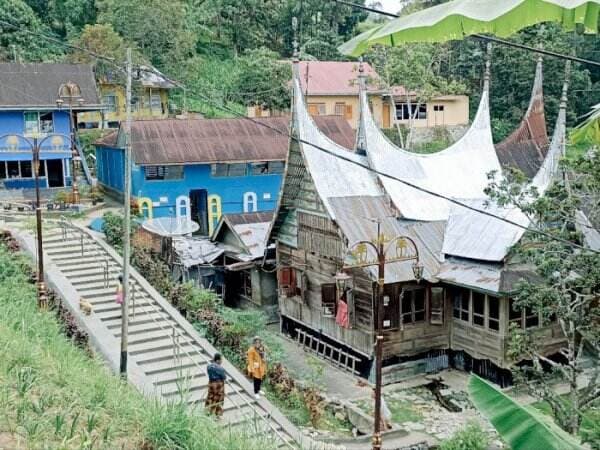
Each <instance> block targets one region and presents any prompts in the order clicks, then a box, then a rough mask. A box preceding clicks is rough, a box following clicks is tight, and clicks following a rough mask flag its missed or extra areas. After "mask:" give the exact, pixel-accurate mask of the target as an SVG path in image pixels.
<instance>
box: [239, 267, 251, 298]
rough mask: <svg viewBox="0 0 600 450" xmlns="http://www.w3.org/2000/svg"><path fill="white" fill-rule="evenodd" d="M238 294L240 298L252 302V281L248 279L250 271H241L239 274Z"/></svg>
mask: <svg viewBox="0 0 600 450" xmlns="http://www.w3.org/2000/svg"><path fill="white" fill-rule="evenodd" d="M239 294H240V295H241V296H242V297H246V298H247V299H249V300H252V279H251V277H250V271H248V270H242V271H241V272H240V291H239Z"/></svg>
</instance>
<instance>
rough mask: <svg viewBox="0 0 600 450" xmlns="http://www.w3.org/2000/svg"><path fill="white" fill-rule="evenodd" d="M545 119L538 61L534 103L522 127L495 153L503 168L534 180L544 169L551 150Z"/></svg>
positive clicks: (534, 85)
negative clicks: (545, 160)
mask: <svg viewBox="0 0 600 450" xmlns="http://www.w3.org/2000/svg"><path fill="white" fill-rule="evenodd" d="M549 145H550V142H549V139H548V132H547V130H546V116H545V113H544V89H543V71H542V61H541V60H540V61H538V64H537V68H536V73H535V81H534V83H533V90H532V93H531V100H530V102H529V107H528V108H527V112H526V113H525V116H524V117H523V120H522V121H521V123H520V125H519V127H518V128H517V129H516V130H515V131H514V132H513V133H512V134H511V135H510V136H508V137H507V138H506V139H505V140H504V141H502V142H500V143H499V144H497V145H496V152H497V153H498V158H499V159H500V163H501V164H502V166H503V167H512V168H516V169H519V170H521V171H522V172H523V173H524V174H525V175H527V177H529V178H533V176H534V175H535V174H536V173H537V171H538V170H539V168H540V166H541V165H542V163H543V161H544V158H545V156H546V153H547V152H548V146H549Z"/></svg>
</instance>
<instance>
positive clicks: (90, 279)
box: [67, 268, 119, 287]
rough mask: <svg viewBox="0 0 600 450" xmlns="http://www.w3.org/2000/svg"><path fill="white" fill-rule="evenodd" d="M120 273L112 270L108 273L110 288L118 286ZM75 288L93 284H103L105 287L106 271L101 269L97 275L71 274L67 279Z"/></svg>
mask: <svg viewBox="0 0 600 450" xmlns="http://www.w3.org/2000/svg"><path fill="white" fill-rule="evenodd" d="M118 276H119V271H118V270H112V271H111V270H110V269H109V271H108V284H109V286H115V287H116V286H117V282H118V278H117V277H118ZM67 278H68V279H69V281H70V282H71V284H72V285H73V286H80V285H88V284H91V283H101V284H102V287H104V269H102V268H100V270H97V271H96V272H95V273H91V274H90V273H87V274H86V273H81V272H71V273H70V274H69V276H68V277H67Z"/></svg>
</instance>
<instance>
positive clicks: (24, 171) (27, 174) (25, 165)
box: [21, 161, 33, 178]
mask: <svg viewBox="0 0 600 450" xmlns="http://www.w3.org/2000/svg"><path fill="white" fill-rule="evenodd" d="M32 176H33V173H32V171H31V161H21V178H31V177H32Z"/></svg>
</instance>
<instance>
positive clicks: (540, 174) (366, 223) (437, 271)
mask: <svg viewBox="0 0 600 450" xmlns="http://www.w3.org/2000/svg"><path fill="white" fill-rule="evenodd" d="M299 72H300V71H299V69H298V65H297V64H296V65H295V78H294V82H293V90H294V99H293V106H292V112H293V118H292V122H293V124H292V132H293V134H294V136H295V137H296V138H298V140H292V141H291V143H290V149H289V153H288V157H287V162H286V169H285V176H284V181H283V186H282V193H281V196H280V200H279V205H278V209H277V212H276V215H275V219H274V222H273V226H272V229H271V233H270V237H271V239H272V241H273V242H275V243H276V249H277V267H278V297H279V307H280V312H281V326H282V330H283V331H285V332H287V333H289V334H290V335H292V336H293V337H295V338H296V339H298V341H299V342H300V343H302V344H303V345H308V346H310V347H311V348H312V349H313V350H314V351H316V352H318V353H320V354H321V355H322V356H324V357H325V358H327V359H333V360H335V361H336V362H338V363H339V364H341V365H343V366H345V367H347V368H348V369H349V370H351V371H353V372H355V373H358V374H362V375H365V376H366V375H368V374H369V373H370V371H371V368H372V365H373V364H372V362H373V357H374V340H375V335H374V324H375V323H376V322H375V319H376V318H375V314H374V311H376V308H375V301H376V298H377V297H376V293H377V273H376V268H371V267H365V268H354V269H349V270H345V271H346V272H347V273H348V274H349V275H350V277H351V281H350V289H349V290H348V291H345V292H339V291H338V288H337V287H336V278H335V276H336V273H338V272H340V271H342V270H344V265H345V264H344V262H345V260H347V255H348V251H349V249H350V248H351V247H352V246H353V244H354V243H356V242H359V241H363V240H368V241H374V240H375V239H377V236H378V234H377V226H378V225H377V224H379V227H380V228H381V231H382V233H383V235H384V236H385V238H386V240H388V241H392V240H393V239H394V238H396V237H398V236H405V237H407V238H410V239H411V240H412V241H414V243H415V245H416V247H417V249H418V252H419V260H420V263H421V264H422V265H423V267H424V273H423V280H422V281H420V282H417V281H416V280H415V279H414V274H413V271H412V270H411V263H410V262H394V263H390V264H387V265H386V268H385V278H384V282H385V284H384V294H385V296H384V306H383V311H384V312H383V314H384V317H383V326H384V330H385V332H384V366H385V369H384V373H385V377H384V379H385V380H387V381H393V380H397V379H400V378H403V377H406V376H409V375H412V374H414V373H417V372H426V371H435V370H437V369H440V368H444V367H448V366H453V367H459V368H465V369H467V370H473V371H475V372H476V373H479V374H481V375H483V376H486V377H488V378H490V379H493V380H495V381H497V382H499V383H500V384H508V383H510V381H511V377H510V371H509V370H508V369H509V368H510V366H511V365H512V364H514V363H515V361H512V360H511V359H510V358H509V357H508V355H507V346H508V335H509V326H510V325H511V324H513V323H514V324H515V325H516V326H521V327H528V328H529V327H537V328H538V329H539V334H540V338H541V342H542V346H543V347H544V350H545V352H546V353H548V354H552V353H554V352H556V351H557V350H558V346H559V345H560V343H561V336H560V333H559V330H558V328H557V326H556V324H550V325H543V326H542V323H541V321H540V317H539V316H538V315H537V314H536V313H533V312H532V311H519V312H517V311H515V310H514V309H513V308H512V300H511V298H510V294H511V292H513V291H514V286H515V282H516V281H518V280H520V279H522V278H523V277H531V276H533V274H532V273H531V272H530V271H528V270H527V268H523V267H520V266H519V265H518V264H516V262H513V263H511V261H510V258H509V250H510V248H511V247H512V246H513V245H514V244H515V243H516V242H518V240H519V239H520V237H521V236H522V234H523V230H521V229H519V228H518V227H515V226H513V225H509V224H507V223H505V222H503V221H501V220H498V219H493V218H490V217H487V216H484V215H481V214H478V213H475V212H473V211H469V210H466V209H464V208H461V207H459V206H457V205H455V204H453V203H452V202H451V201H448V200H447V199H462V200H461V201H464V202H467V203H469V204H473V205H476V206H477V207H478V208H485V206H484V201H485V194H484V192H483V191H484V189H485V187H486V186H487V185H488V183H489V180H488V174H489V173H490V172H492V171H497V172H501V170H502V166H501V162H500V160H499V158H498V153H497V150H496V148H495V146H494V143H493V141H492V134H491V124H490V115H489V72H488V73H487V74H486V82H485V87H484V91H483V93H482V97H481V102H480V105H479V108H478V111H477V114H476V116H475V118H474V121H473V124H472V126H471V127H470V129H469V130H468V131H467V132H466V134H465V135H464V136H463V137H462V138H461V139H460V140H459V141H457V142H456V143H455V144H453V145H452V146H451V147H449V148H447V149H445V150H443V151H441V152H439V153H437V154H434V155H426V156H424V155H419V154H415V153H411V152H407V151H404V150H402V149H399V148H396V147H394V145H393V144H392V143H391V142H389V141H388V140H387V139H386V138H385V137H384V136H383V135H382V134H381V130H380V129H379V127H378V126H377V124H376V121H375V120H374V118H373V116H372V113H371V111H370V108H369V103H368V98H367V95H366V92H365V89H364V88H361V93H360V100H361V104H360V119H359V127H358V135H357V142H356V147H355V149H354V150H349V149H347V148H344V147H342V146H341V145H338V144H336V143H334V142H333V141H331V140H329V139H328V138H326V137H325V136H323V134H322V133H320V132H319V130H318V128H317V127H316V126H315V124H314V122H313V119H312V118H311V115H310V112H309V110H308V108H307V106H306V104H305V100H304V98H303V92H302V88H301V83H300V80H299V78H300V76H301V74H300V73H299ZM541 85H542V83H541V65H540V67H539V69H538V71H537V75H536V82H535V86H534V95H533V96H532V102H534V101H539V99H540V96H539V95H538V94H540V92H541ZM361 86H364V77H363V78H362V80H361ZM565 95H566V91H565ZM563 100H564V101H563V102H562V104H561V110H560V114H559V117H558V121H557V125H556V127H555V134H554V137H553V139H552V141H551V143H550V144H549V145H547V146H546V148H545V156H544V158H543V162H541V167H539V170H538V171H537V173H536V175H535V176H534V177H533V180H532V183H534V184H535V185H536V187H538V189H539V190H540V191H541V192H543V190H544V189H545V188H546V187H547V186H548V185H549V184H550V182H551V180H552V176H553V175H554V174H555V173H556V167H557V161H558V158H559V156H560V154H561V151H562V149H563V145H564V133H565V107H566V98H565V99H563ZM534 106H535V107H530V109H529V111H528V112H527V115H526V117H525V119H524V121H533V120H538V119H539V117H533V115H534V114H540V111H541V113H542V114H543V104H542V107H541V109H540V108H539V104H536V105H534ZM544 138H545V139H546V141H547V142H550V140H548V139H547V136H546V135H545V128H544V133H540V134H537V135H527V134H525V133H521V134H520V135H519V136H516V137H514V138H513V140H512V143H511V144H510V145H508V146H505V148H504V150H505V152H507V153H508V152H510V151H511V148H509V147H510V146H512V150H513V151H515V152H520V151H522V149H523V148H529V147H533V146H538V147H539V146H541V145H542V143H543V140H544ZM527 141H530V142H527ZM311 144H314V145H311ZM528 145H529V147H527V146H528ZM521 159H522V158H519V157H518V155H516V156H514V158H513V160H515V161H518V160H521ZM415 186H416V187H418V188H419V189H415ZM428 192H435V193H438V194H442V195H443V196H444V197H446V199H444V198H440V197H438V196H433V195H431V194H430V193H428ZM469 212H470V213H471V214H469ZM493 212H495V213H496V214H497V215H500V216H508V217H511V218H512V219H513V220H515V221H517V222H519V223H523V224H527V223H526V222H523V217H522V216H521V215H520V214H519V213H520V211H519V212H515V211H506V210H504V209H503V208H500V207H496V208H495V209H494V210H493ZM371 256H372V255H371ZM341 297H343V298H344V299H345V303H346V304H347V308H348V316H349V320H348V321H347V322H345V321H343V320H340V318H339V317H337V316H336V312H337V311H336V308H338V307H339V306H338V305H340V298H341Z"/></svg>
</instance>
